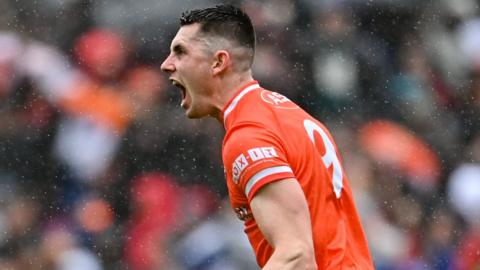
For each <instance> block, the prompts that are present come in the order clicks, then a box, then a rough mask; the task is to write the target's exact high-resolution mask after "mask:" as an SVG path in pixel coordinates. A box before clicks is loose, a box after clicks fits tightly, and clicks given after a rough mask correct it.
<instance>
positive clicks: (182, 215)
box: [0, 0, 480, 270]
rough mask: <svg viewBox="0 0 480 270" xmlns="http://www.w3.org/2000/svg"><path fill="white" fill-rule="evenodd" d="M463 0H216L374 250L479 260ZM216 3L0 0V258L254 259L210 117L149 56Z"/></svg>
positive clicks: (478, 44)
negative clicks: (321, 136) (329, 161)
mask: <svg viewBox="0 0 480 270" xmlns="http://www.w3.org/2000/svg"><path fill="white" fill-rule="evenodd" d="M479 2H480V1H478V0H436V1H435V0H431V1H426V0H417V1H413V0H404V1H395V0H370V1H359V0H341V1H339V0H337V1H334V0H322V1H320V0H297V1H294V0H270V1H260V0H244V1H230V3H233V4H236V5H238V6H241V7H242V8H243V9H245V10H246V11H247V13H249V14H250V16H251V17H252V20H253V23H254V25H255V28H256V30H257V37H258V47H257V52H256V60H255V64H254V77H255V78H256V79H257V80H259V81H260V83H261V85H262V86H263V87H265V88H267V89H271V90H275V91H277V92H280V93H283V94H285V95H287V96H288V97H290V98H291V99H293V100H294V101H296V102H297V103H299V104H300V105H302V107H304V108H305V109H306V110H307V111H308V112H310V113H311V114H312V115H314V116H315V117H317V118H318V119H319V120H321V121H322V122H324V123H325V124H326V125H327V127H328V128H329V129H330V130H331V131H332V133H333V135H334V137H335V139H336V140H337V144H338V146H339V148H340V150H341V151H342V155H343V159H344V160H343V161H344V166H345V170H346V171H347V174H348V175H349V178H350V182H351V186H352V187H353V189H354V193H355V199H356V201H357V205H358V209H359V211H360V215H361V217H362V222H363V224H364V227H365V230H366V233H367V237H368V240H369V244H370V248H371V251H372V255H373V257H374V260H375V264H376V268H377V269H381V270H403V269H405V270H406V269H438V270H441V269H459V270H463V269H465V270H472V269H480V12H479V11H480V9H479V4H480V3H479ZM215 3H220V1H213V0H202V1H179V0H137V1H129V0H98V1H94V0H43V1H32V0H2V1H1V2H0V269H12V270H18V269H27V270H28V269H54V270H57V269H58V270H77V269H82V270H90V269H91V270H96V269H132V270H153V269H173V270H174V269H179V270H183V269H186V270H212V269H213V270H215V269H222V270H230V269H231V270H240V269H242V270H245V269H258V267H257V266H256V263H255V261H254V258H253V253H252V251H251V250H250V247H249V245H248V243H247V240H246V237H245V236H244V235H243V232H242V224H241V222H240V221H239V220H237V219H236V217H235V216H234V215H233V211H232V210H231V209H230V207H229V205H228V198H227V197H226V186H225V180H224V175H223V168H222V163H221V160H220V158H221V143H222V138H223V129H222V127H221V125H219V124H218V123H216V121H215V120H213V119H204V120H197V121H193V120H188V119H187V118H186V117H185V116H184V113H183V111H182V109H181V108H180V106H179V103H180V99H181V98H180V94H179V92H178V91H176V90H175V89H173V87H172V86H171V85H170V83H169V82H168V81H167V78H166V76H165V75H163V74H161V73H160V70H159V66H160V63H161V61H162V60H163V59H164V58H165V57H166V56H167V54H168V51H169V45H170V41H171V39H172V38H173V36H174V35H175V33H176V31H177V29H178V17H179V16H180V14H181V12H182V11H184V10H187V9H191V8H196V7H205V6H207V5H211V4H215Z"/></svg>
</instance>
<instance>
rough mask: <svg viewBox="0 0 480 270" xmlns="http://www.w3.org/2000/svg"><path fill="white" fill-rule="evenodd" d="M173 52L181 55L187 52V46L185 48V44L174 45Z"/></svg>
mask: <svg viewBox="0 0 480 270" xmlns="http://www.w3.org/2000/svg"><path fill="white" fill-rule="evenodd" d="M173 52H174V53H175V54H176V55H178V56H181V55H183V54H185V48H183V46H181V45H175V46H174V47H173Z"/></svg>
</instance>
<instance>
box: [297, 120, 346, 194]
mask: <svg viewBox="0 0 480 270" xmlns="http://www.w3.org/2000/svg"><path fill="white" fill-rule="evenodd" d="M303 126H304V127H305V130H306V131H307V134H308V137H309V138H310V140H311V141H312V142H313V144H314V145H315V136H314V132H318V134H320V136H322V140H323V143H324V145H325V155H323V156H322V160H323V164H325V167H327V169H328V168H330V166H333V175H332V183H333V191H334V192H335V195H336V196H337V199H338V198H340V195H341V192H342V186H343V184H342V179H343V172H342V166H341V165H340V161H339V160H338V157H337V153H336V152H335V147H334V146H333V143H332V141H331V140H330V138H329V137H328V136H327V133H325V131H323V129H322V128H321V127H320V126H318V125H317V124H316V123H315V122H313V121H311V120H309V119H306V120H305V121H303Z"/></svg>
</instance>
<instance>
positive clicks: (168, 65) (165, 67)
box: [160, 54, 175, 73]
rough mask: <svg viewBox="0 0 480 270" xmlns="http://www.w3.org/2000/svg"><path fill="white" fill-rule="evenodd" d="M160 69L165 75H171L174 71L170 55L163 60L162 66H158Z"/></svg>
mask: <svg viewBox="0 0 480 270" xmlns="http://www.w3.org/2000/svg"><path fill="white" fill-rule="evenodd" d="M160 69H161V70H162V71H163V72H167V73H171V72H173V71H175V65H174V64H173V62H172V60H171V54H170V55H168V56H167V58H165V60H164V61H163V63H162V65H161V66H160Z"/></svg>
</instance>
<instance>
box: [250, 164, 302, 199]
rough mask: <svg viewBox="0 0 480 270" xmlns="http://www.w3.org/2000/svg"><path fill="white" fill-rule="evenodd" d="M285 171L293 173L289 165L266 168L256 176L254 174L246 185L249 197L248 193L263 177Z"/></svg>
mask: <svg viewBox="0 0 480 270" xmlns="http://www.w3.org/2000/svg"><path fill="white" fill-rule="evenodd" d="M285 172H290V173H293V171H292V169H291V168H290V167H289V166H275V167H270V168H266V169H263V170H261V171H259V172H257V173H256V174H255V175H254V176H252V177H251V178H250V179H249V180H248V182H247V185H246V186H245V195H246V196H247V197H248V194H250V191H251V190H252V188H253V186H254V185H255V184H256V183H258V182H259V181H260V180H262V179H263V178H265V177H267V176H270V175H272V174H276V173H285Z"/></svg>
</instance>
